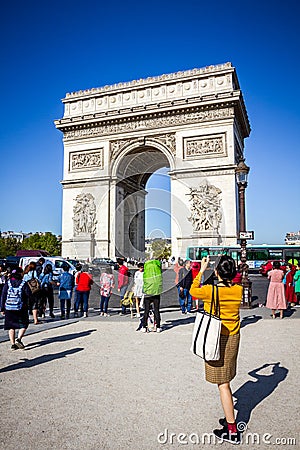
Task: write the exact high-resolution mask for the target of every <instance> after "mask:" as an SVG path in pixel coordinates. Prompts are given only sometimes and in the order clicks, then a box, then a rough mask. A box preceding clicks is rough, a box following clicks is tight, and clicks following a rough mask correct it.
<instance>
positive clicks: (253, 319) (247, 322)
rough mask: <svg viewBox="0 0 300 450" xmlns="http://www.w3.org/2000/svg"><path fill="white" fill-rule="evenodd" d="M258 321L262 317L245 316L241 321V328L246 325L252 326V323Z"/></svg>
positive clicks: (254, 315)
mask: <svg viewBox="0 0 300 450" xmlns="http://www.w3.org/2000/svg"><path fill="white" fill-rule="evenodd" d="M260 319H262V316H257V315H256V314H251V315H250V316H245V317H243V318H242V320H241V328H243V327H245V326H246V325H252V324H253V323H256V322H258V321H259V320H260Z"/></svg>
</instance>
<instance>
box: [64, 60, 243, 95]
mask: <svg viewBox="0 0 300 450" xmlns="http://www.w3.org/2000/svg"><path fill="white" fill-rule="evenodd" d="M228 69H232V70H234V68H233V66H232V64H231V63H230V62H227V63H224V64H218V65H211V66H206V67H202V68H200V69H197V68H196V69H191V70H185V71H179V72H175V73H168V74H163V75H159V76H156V77H147V78H141V79H139V80H132V81H128V82H122V83H116V84H112V85H107V86H103V87H99V88H92V89H85V90H81V91H76V92H71V93H67V94H66V98H65V99H64V100H63V101H67V100H70V99H75V98H78V97H84V96H91V95H92V96H94V95H95V94H102V93H108V92H114V91H119V90H124V89H127V88H129V89H132V88H136V87H139V86H147V85H150V84H157V83H161V82H166V81H174V80H183V79H185V78H191V77H194V76H199V75H207V74H212V73H216V72H222V71H227V72H228Z"/></svg>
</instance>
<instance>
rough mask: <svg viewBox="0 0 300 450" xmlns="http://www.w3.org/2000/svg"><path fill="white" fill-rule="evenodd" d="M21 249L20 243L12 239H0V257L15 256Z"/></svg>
mask: <svg viewBox="0 0 300 450" xmlns="http://www.w3.org/2000/svg"><path fill="white" fill-rule="evenodd" d="M20 249H21V242H19V241H18V240H17V239H14V238H0V257H1V258H6V256H9V255H15V254H16V252H17V251H18V250H20Z"/></svg>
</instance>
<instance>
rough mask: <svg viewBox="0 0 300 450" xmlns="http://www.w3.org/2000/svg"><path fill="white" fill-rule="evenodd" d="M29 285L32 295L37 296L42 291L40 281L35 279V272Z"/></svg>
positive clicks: (28, 282)
mask: <svg viewBox="0 0 300 450" xmlns="http://www.w3.org/2000/svg"><path fill="white" fill-rule="evenodd" d="M27 284H28V286H29V288H30V290H31V293H32V294H37V293H39V292H40V290H41V288H40V283H39V280H38V279H37V278H35V277H34V272H32V276H31V278H30V280H28V281H27Z"/></svg>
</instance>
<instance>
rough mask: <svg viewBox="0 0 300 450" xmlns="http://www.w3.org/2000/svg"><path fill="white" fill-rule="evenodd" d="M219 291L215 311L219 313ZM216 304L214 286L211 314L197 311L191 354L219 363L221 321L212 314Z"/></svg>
mask: <svg viewBox="0 0 300 450" xmlns="http://www.w3.org/2000/svg"><path fill="white" fill-rule="evenodd" d="M216 291H217V301H216V308H215V311H216V313H217V314H218V315H220V313H219V295H218V294H219V292H218V287H217V286H216ZM213 304H214V286H212V300H211V306H210V312H209V313H207V312H205V311H197V315H196V320H195V325H194V330H193V339H192V345H191V352H193V353H194V354H195V355H197V356H200V358H203V359H204V360H205V361H218V360H219V359H220V335H221V324H222V323H221V319H220V317H218V316H214V315H213V314H212V305H213Z"/></svg>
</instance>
